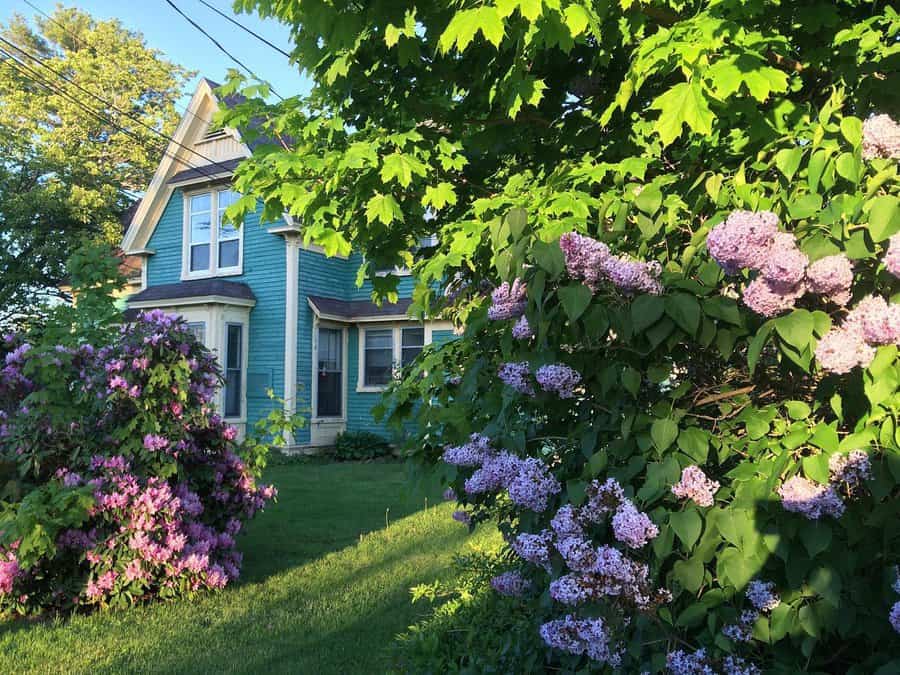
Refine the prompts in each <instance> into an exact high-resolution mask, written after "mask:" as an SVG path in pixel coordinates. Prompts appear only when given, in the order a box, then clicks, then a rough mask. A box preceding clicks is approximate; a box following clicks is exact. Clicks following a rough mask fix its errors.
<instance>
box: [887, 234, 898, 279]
mask: <svg viewBox="0 0 900 675" xmlns="http://www.w3.org/2000/svg"><path fill="white" fill-rule="evenodd" d="M884 268H885V269H886V270H887V271H888V273H890V274H892V275H893V276H895V277H897V278H900V232H898V233H897V234H895V235H893V236H892V237H891V238H890V240H889V241H888V250H887V253H886V254H885V256H884Z"/></svg>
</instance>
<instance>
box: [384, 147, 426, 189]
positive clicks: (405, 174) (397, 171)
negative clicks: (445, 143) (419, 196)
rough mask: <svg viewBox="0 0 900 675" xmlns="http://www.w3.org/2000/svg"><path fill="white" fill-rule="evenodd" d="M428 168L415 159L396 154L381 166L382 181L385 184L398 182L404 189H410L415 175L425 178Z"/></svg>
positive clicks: (400, 153) (390, 156) (391, 155)
mask: <svg viewBox="0 0 900 675" xmlns="http://www.w3.org/2000/svg"><path fill="white" fill-rule="evenodd" d="M427 172H428V168H427V167H426V166H425V165H424V164H423V163H422V162H420V161H419V160H417V159H416V158H415V157H412V156H411V155H405V154H403V153H402V152H395V153H393V154H390V155H387V156H386V157H385V158H384V163H383V164H382V166H381V180H382V181H384V182H385V183H387V182H389V181H391V180H396V181H397V182H398V183H400V185H402V186H403V187H409V184H410V183H411V182H412V177H413V174H416V175H417V176H424V175H425V174H426V173H427Z"/></svg>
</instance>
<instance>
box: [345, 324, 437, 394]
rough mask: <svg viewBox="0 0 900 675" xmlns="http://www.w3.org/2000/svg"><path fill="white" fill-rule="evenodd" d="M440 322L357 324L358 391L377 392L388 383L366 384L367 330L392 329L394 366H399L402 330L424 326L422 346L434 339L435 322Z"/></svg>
mask: <svg viewBox="0 0 900 675" xmlns="http://www.w3.org/2000/svg"><path fill="white" fill-rule="evenodd" d="M435 323H438V322H425V323H419V322H416V321H404V322H402V323H398V322H386V323H380V324H367V325H366V326H365V327H363V326H357V332H358V334H359V335H358V338H357V350H358V356H357V359H356V363H357V370H358V372H357V374H356V391H357V393H360V394H369V393H377V392H382V391H384V390H385V389H387V387H388V385H386V384H384V385H366V384H365V381H366V331H367V330H385V329H388V328H390V329H392V331H393V334H392V335H391V351H392V366H393V367H394V368H398V367H399V366H400V363H401V355H402V350H403V345H402V333H401V331H402V330H403V329H404V328H424V329H425V336H424V338H423V342H422V347H425V346H426V345H430V344H431V341H432V334H433V332H434V324H435Z"/></svg>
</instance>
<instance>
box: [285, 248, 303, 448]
mask: <svg viewBox="0 0 900 675" xmlns="http://www.w3.org/2000/svg"><path fill="white" fill-rule="evenodd" d="M284 250H285V275H284V276H285V279H284V282H285V284H284V285H285V294H284V410H285V412H286V413H287V414H288V415H293V414H294V413H295V412H296V410H297V315H298V305H299V291H300V274H299V267H300V249H299V247H298V246H297V238H296V237H295V236H292V235H286V236H285V238H284ZM285 442H286V443H287V444H288V445H289V446H290V445H293V444H294V439H293V436H292V434H291V433H290V431H286V432H285Z"/></svg>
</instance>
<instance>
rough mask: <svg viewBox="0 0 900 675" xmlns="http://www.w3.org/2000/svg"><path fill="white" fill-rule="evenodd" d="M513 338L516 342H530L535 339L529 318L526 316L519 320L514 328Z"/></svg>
mask: <svg viewBox="0 0 900 675" xmlns="http://www.w3.org/2000/svg"><path fill="white" fill-rule="evenodd" d="M512 336H513V337H514V338H515V339H516V340H528V339H530V338H533V337H534V331H533V330H532V328H531V324H530V323H528V317H526V316H525V315H524V314H523V315H522V316H520V317H519V320H518V321H516V323H515V325H514V326H513V327H512Z"/></svg>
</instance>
